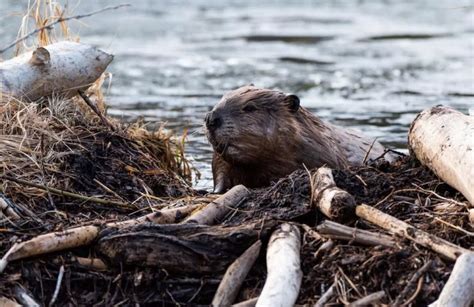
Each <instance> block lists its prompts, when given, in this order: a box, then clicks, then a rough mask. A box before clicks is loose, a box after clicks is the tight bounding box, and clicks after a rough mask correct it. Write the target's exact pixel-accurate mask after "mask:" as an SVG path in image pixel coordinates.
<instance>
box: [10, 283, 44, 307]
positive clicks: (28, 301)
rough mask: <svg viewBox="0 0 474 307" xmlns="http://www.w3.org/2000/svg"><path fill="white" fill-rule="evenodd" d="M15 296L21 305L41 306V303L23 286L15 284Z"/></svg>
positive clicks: (29, 306) (27, 306) (28, 306)
mask: <svg viewBox="0 0 474 307" xmlns="http://www.w3.org/2000/svg"><path fill="white" fill-rule="evenodd" d="M14 291H15V297H16V299H17V300H18V302H20V304H21V305H23V306H26V307H40V304H38V303H37V301H36V300H35V299H34V298H33V297H32V296H31V295H30V293H28V292H27V291H26V290H25V289H24V288H23V287H22V286H19V285H17V286H15V290H14Z"/></svg>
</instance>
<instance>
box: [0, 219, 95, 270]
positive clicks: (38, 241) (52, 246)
mask: <svg viewBox="0 0 474 307" xmlns="http://www.w3.org/2000/svg"><path fill="white" fill-rule="evenodd" d="M98 233H99V228H98V227H97V226H82V227H77V228H72V229H68V230H65V231H58V232H53V233H48V234H44V235H40V236H37V237H35V238H33V239H31V240H28V241H25V242H21V243H15V244H14V245H13V246H12V247H11V248H10V250H9V251H8V252H7V253H6V254H5V256H3V258H2V259H1V260H0V273H1V272H3V270H4V269H5V267H6V265H7V264H8V262H10V261H13V260H18V259H23V258H27V257H33V256H37V255H42V254H46V253H52V252H56V251H60V250H64V249H69V248H74V247H78V246H83V245H87V244H90V243H91V242H92V241H93V240H94V239H95V238H96V237H97V235H98Z"/></svg>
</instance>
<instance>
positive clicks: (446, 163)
mask: <svg viewBox="0 0 474 307" xmlns="http://www.w3.org/2000/svg"><path fill="white" fill-rule="evenodd" d="M408 142H409V144H410V147H411V149H412V150H413V152H414V153H415V155H416V157H417V158H418V160H420V161H421V163H423V164H424V165H426V166H427V167H429V168H430V169H431V170H432V171H433V172H434V173H435V174H436V175H437V176H438V177H440V178H441V179H443V180H444V181H445V182H446V183H448V184H449V185H450V186H452V187H453V188H455V189H456V190H458V191H459V192H461V193H462V194H463V195H464V196H465V197H466V198H467V200H468V201H469V202H470V203H471V205H472V206H474V116H468V115H464V114H463V113H461V112H458V111H456V110H454V109H451V108H448V107H442V106H440V107H433V108H431V109H428V110H425V111H423V112H421V113H420V114H419V115H418V116H417V117H416V118H415V120H414V121H413V123H412V124H411V128H410V132H409V134H408Z"/></svg>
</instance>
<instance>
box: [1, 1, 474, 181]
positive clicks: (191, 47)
mask: <svg viewBox="0 0 474 307" xmlns="http://www.w3.org/2000/svg"><path fill="white" fill-rule="evenodd" d="M26 2H27V1H17V0H2V1H0V12H1V13H0V47H3V46H6V45H8V43H10V42H11V41H12V40H13V39H14V37H15V35H16V30H17V28H18V25H19V23H20V18H21V17H20V16H19V15H20V14H17V13H19V12H21V11H22V10H24V8H25V5H26ZM119 3H122V1H112V0H101V1H82V2H78V3H76V2H75V1H69V7H70V8H71V9H73V13H74V14H75V13H83V12H89V11H93V10H96V9H99V8H102V7H105V6H109V5H117V4H119ZM130 3H131V4H132V7H130V8H123V9H120V10H117V11H111V12H106V13H103V14H101V15H97V16H94V17H91V18H89V19H83V20H81V22H79V21H73V22H72V25H73V27H74V29H75V31H76V33H78V34H79V35H80V37H81V41H82V42H85V43H91V44H95V45H98V46H99V47H101V48H103V49H105V50H108V51H110V52H112V53H113V54H115V59H114V62H113V64H112V65H111V67H110V69H109V70H110V72H112V73H113V82H112V87H111V89H110V92H109V95H108V103H109V105H110V110H109V112H110V114H112V115H114V116H118V117H123V118H124V119H126V120H131V119H135V118H137V117H143V118H144V119H145V120H146V121H149V122H151V123H156V122H159V121H166V122H167V127H168V128H169V129H172V130H173V131H175V132H176V133H179V134H181V133H182V132H183V131H184V130H185V129H187V130H188V133H189V137H188V140H189V142H188V145H187V153H188V155H189V156H191V157H192V158H193V159H194V160H195V166H196V167H197V168H198V169H199V170H200V171H201V172H202V179H201V180H200V181H199V184H198V185H199V186H200V187H205V188H209V187H210V186H211V185H212V175H211V173H210V159H211V152H212V151H211V148H210V145H209V144H208V143H207V141H206V140H205V137H204V135H203V130H202V122H203V118H204V113H205V112H207V111H208V110H209V109H210V108H211V107H212V106H213V105H214V104H215V103H216V102H217V101H218V100H219V97H220V96H221V95H222V94H223V93H224V92H225V91H227V90H230V89H233V88H236V87H238V86H241V85H244V84H249V83H254V84H255V85H257V86H260V87H269V88H279V89H281V90H284V91H286V92H292V93H295V94H297V95H299V96H300V98H301V102H302V105H303V106H305V107H307V108H309V109H311V110H312V111H314V112H315V113H316V114H318V115H319V116H321V117H323V118H324V119H327V120H330V121H332V122H335V123H338V124H340V125H345V126H350V127H355V128H358V129H360V130H362V131H364V132H365V133H366V134H368V135H371V136H377V137H379V139H380V140H381V141H382V142H383V143H385V144H387V145H390V146H392V147H394V148H397V149H403V148H405V147H406V134H407V131H408V126H409V124H410V122H411V121H412V120H413V118H414V117H415V115H416V113H417V112H419V111H420V110H422V109H424V108H427V107H429V106H433V105H436V104H445V105H450V106H453V107H456V108H458V109H460V110H462V111H464V112H466V111H467V110H468V108H471V107H474V4H473V3H472V1H468V0H467V1H456V0H452V1H448V0H443V1H431V0H420V1H415V0H413V1H402V0H397V1H395V0H394V1H389V0H386V1H351V0H347V1H334V0H331V1H329V0H327V1H290V0H285V1H250V0H247V1H230V0H228V1H203V0H193V1H169V0H160V1H146V0H135V1H130Z"/></svg>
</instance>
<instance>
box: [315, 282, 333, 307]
mask: <svg viewBox="0 0 474 307" xmlns="http://www.w3.org/2000/svg"><path fill="white" fill-rule="evenodd" d="M335 288H336V284H335V283H333V284H332V285H331V286H330V287H329V289H327V291H326V292H324V293H323V295H321V297H320V298H319V300H318V301H317V302H316V304H314V306H313V307H323V306H324V305H325V304H326V303H327V302H329V300H330V299H331V297H332V296H333V295H334V292H335Z"/></svg>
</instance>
